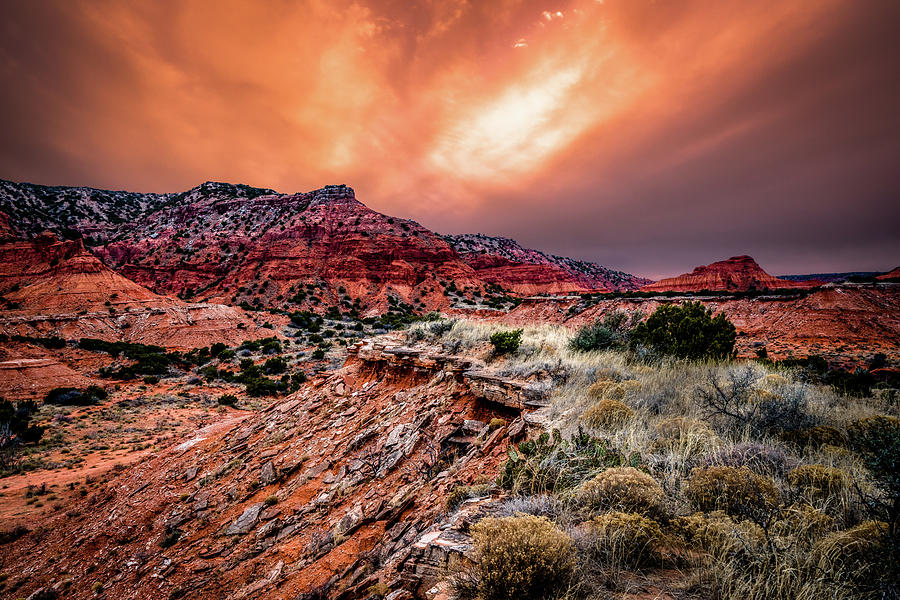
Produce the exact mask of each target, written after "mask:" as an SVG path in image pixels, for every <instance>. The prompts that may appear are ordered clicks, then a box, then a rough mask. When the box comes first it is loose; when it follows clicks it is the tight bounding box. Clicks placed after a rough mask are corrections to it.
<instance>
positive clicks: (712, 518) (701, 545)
mask: <svg viewBox="0 0 900 600" xmlns="http://www.w3.org/2000/svg"><path fill="white" fill-rule="evenodd" d="M671 529H672V532H673V533H674V534H675V535H677V536H678V537H679V538H681V540H682V541H684V542H685V543H686V544H687V545H688V547H690V548H694V549H697V550H702V551H704V552H707V553H709V554H710V555H712V556H723V555H737V554H742V553H745V552H747V551H748V550H749V549H750V548H751V547H752V546H756V545H759V544H762V543H763V540H764V534H763V531H762V530H761V529H760V528H759V526H757V525H755V524H753V523H751V522H749V521H735V520H734V519H732V518H731V517H730V516H728V515H727V514H726V513H725V512H723V511H713V512H710V513H702V512H698V513H694V514H693V515H688V516H684V517H678V518H677V519H674V520H673V521H672V524H671Z"/></svg>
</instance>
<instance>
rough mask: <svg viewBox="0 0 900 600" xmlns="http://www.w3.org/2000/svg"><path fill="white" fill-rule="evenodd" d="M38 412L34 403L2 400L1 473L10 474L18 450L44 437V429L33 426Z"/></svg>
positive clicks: (0, 417)
mask: <svg viewBox="0 0 900 600" xmlns="http://www.w3.org/2000/svg"><path fill="white" fill-rule="evenodd" d="M35 412H37V404H35V403H34V402H17V403H16V404H13V403H12V402H10V401H9V400H6V399H3V398H0V473H2V474H5V473H8V472H9V471H10V470H12V469H13V468H14V467H15V463H16V459H17V455H16V452H17V450H18V449H19V448H20V447H21V446H23V445H25V444H33V443H35V442H37V441H38V440H40V439H41V436H43V435H44V428H43V427H41V426H40V425H34V424H32V422H31V421H32V417H33V416H34V413H35Z"/></svg>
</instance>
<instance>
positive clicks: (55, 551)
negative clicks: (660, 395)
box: [2, 341, 521, 600]
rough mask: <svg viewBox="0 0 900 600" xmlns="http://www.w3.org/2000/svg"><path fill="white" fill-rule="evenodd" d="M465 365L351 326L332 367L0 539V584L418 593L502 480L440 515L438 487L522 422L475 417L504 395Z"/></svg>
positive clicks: (241, 594)
mask: <svg viewBox="0 0 900 600" xmlns="http://www.w3.org/2000/svg"><path fill="white" fill-rule="evenodd" d="M376 346H378V347H376ZM417 352H418V354H417ZM468 364H470V363H469V361H468V359H463V358H460V357H453V356H440V355H435V353H434V352H433V349H431V348H408V347H403V346H400V345H399V344H397V343H394V342H390V341H388V342H386V343H381V342H378V341H369V342H366V343H364V344H362V345H360V346H358V347H357V348H355V351H354V352H353V353H352V355H351V357H350V358H349V359H348V361H347V364H346V365H345V366H344V367H343V368H342V369H340V370H338V371H336V372H332V373H329V374H324V375H321V376H319V377H317V378H315V379H313V380H311V381H310V382H308V383H307V385H306V386H305V387H304V388H303V389H302V390H300V391H299V392H297V393H295V394H293V395H291V396H288V397H286V398H284V399H281V400H279V401H277V402H275V403H273V404H272V405H270V406H269V407H268V408H265V409H263V410H261V411H260V412H258V413H255V414H251V415H250V416H247V417H246V418H244V419H242V420H241V419H238V420H237V421H236V422H232V423H231V424H229V425H227V426H224V427H220V428H217V429H204V430H202V431H198V432H197V436H196V437H195V438H193V439H190V440H187V441H184V442H182V443H181V444H178V445H173V446H170V447H169V448H167V449H164V450H161V451H160V452H158V453H157V454H156V455H155V456H151V457H148V458H147V459H146V460H144V461H142V462H139V463H137V464H135V465H134V466H132V467H129V468H127V469H124V470H122V471H121V472H120V473H119V474H118V475H116V476H115V477H114V478H113V479H112V480H110V481H109V482H108V483H107V484H105V485H100V486H98V487H96V488H95V489H94V490H93V491H92V495H91V497H89V498H85V499H84V500H82V501H81V502H80V503H79V504H77V505H75V506H73V507H72V508H71V510H68V511H59V512H57V513H56V514H55V516H54V517H52V521H51V522H50V523H48V524H47V526H46V527H44V528H42V529H41V532H40V533H39V534H38V533H35V534H29V535H25V536H23V537H22V538H20V539H18V540H15V541H12V542H10V543H9V544H7V546H5V547H4V553H3V559H2V566H3V569H4V572H6V573H9V574H10V578H9V580H8V581H7V582H6V584H7V585H9V586H14V588H13V589H16V590H17V593H18V594H20V595H21V596H22V597H27V596H28V595H29V594H30V593H32V592H34V591H35V590H38V589H41V588H44V589H49V588H52V587H53V586H59V587H60V588H61V590H60V591H61V593H62V594H63V595H64V596H65V597H67V598H75V599H82V598H83V599H87V598H92V597H95V596H96V594H97V593H99V592H98V591H97V589H96V586H95V587H94V588H92V587H91V586H90V585H82V584H80V583H79V582H84V581H89V582H93V581H99V582H100V585H101V586H102V590H101V591H102V593H103V594H104V595H105V596H107V597H115V598H123V599H137V598H157V597H159V598H167V597H179V596H180V597H189V598H195V599H198V600H209V599H213V598H215V599H217V600H218V599H222V598H235V599H236V598H256V599H276V598H298V597H299V598H307V597H320V598H337V597H340V598H343V599H347V600H351V599H355V598H360V599H362V598H368V597H371V593H372V591H371V590H372V589H373V586H375V589H381V590H387V591H388V592H389V593H390V594H392V595H390V596H388V597H390V598H394V599H395V600H400V599H403V598H405V599H406V600H409V599H411V598H413V597H417V598H422V597H426V595H427V594H428V593H429V591H430V590H432V588H433V587H434V585H435V582H436V576H438V575H440V569H441V568H442V566H446V564H447V561H448V559H449V556H451V555H453V554H454V553H456V554H458V553H465V552H466V551H467V549H468V548H470V542H469V541H468V538H467V533H466V530H467V528H468V525H470V524H471V523H472V522H473V521H474V520H476V519H478V518H481V517H482V516H484V515H486V514H488V513H489V512H490V511H491V510H493V508H492V506H493V505H494V504H495V503H492V502H490V500H491V499H493V500H496V499H497V497H498V496H499V490H497V489H496V488H491V489H488V490H487V491H486V494H485V495H484V496H482V497H481V498H480V499H475V500H471V501H467V502H465V503H463V505H462V508H461V509H460V510H459V511H453V512H451V513H450V514H448V511H447V498H448V495H449V494H450V492H451V491H452V490H453V489H454V488H456V487H457V486H459V485H469V484H472V483H474V482H475V481H476V480H479V478H482V477H483V476H484V474H486V473H494V472H496V470H497V468H498V467H499V465H500V464H501V463H502V462H503V461H504V460H505V458H506V456H507V453H506V450H507V446H508V444H509V440H510V436H518V435H521V427H519V428H518V429H516V427H514V425H513V424H511V425H509V426H507V425H505V424H503V425H501V426H499V427H496V426H495V427H494V428H491V427H489V425H488V423H489V422H490V420H491V419H492V418H495V417H504V418H509V417H510V416H511V415H510V410H509V409H508V408H507V407H506V406H504V404H503V403H495V402H490V401H488V402H486V401H484V399H481V398H479V397H478V396H477V395H476V394H475V393H474V392H473V390H472V388H471V387H470V386H469V385H468V384H467V383H466V381H465V376H464V373H465V370H463V371H460V369H466V368H467V367H466V366H467V365H468ZM498 420H499V419H498ZM514 422H515V421H514ZM517 432H518V433H517ZM88 513H89V514H90V515H91V518H90V519H86V518H84V517H83V516H82V515H84V514H88ZM112 557H115V560H112ZM60 574H62V575H60ZM66 582H68V583H66ZM376 584H378V585H377V586H376ZM304 594H308V595H304Z"/></svg>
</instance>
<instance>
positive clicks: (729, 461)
mask: <svg viewBox="0 0 900 600" xmlns="http://www.w3.org/2000/svg"><path fill="white" fill-rule="evenodd" d="M699 462H700V464H699V465H698V466H702V467H709V466H713V465H719V466H724V467H747V468H748V469H750V470H751V471H753V472H754V473H757V474H759V475H768V476H770V477H783V476H784V474H785V473H786V472H787V471H789V470H790V469H792V468H793V467H794V466H796V464H797V459H796V458H793V457H791V456H788V454H787V453H785V451H784V450H782V449H781V448H778V447H776V446H772V445H769V444H762V443H759V442H741V443H739V444H735V445H733V446H728V447H725V448H721V449H719V450H717V451H715V452H713V453H711V454H708V455H707V456H705V457H703V458H702V459H701V460H700V461H699Z"/></svg>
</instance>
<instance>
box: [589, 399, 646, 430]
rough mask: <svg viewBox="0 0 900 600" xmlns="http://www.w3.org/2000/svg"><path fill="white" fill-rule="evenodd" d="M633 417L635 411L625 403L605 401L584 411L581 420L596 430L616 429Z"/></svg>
mask: <svg viewBox="0 0 900 600" xmlns="http://www.w3.org/2000/svg"><path fill="white" fill-rule="evenodd" d="M633 416H634V411H633V410H631V408H630V407H629V406H628V405H627V404H625V403H624V402H621V401H619V400H608V399H603V400H600V402H597V403H596V404H594V405H593V406H591V407H590V408H589V409H587V410H586V411H584V415H582V417H581V420H582V421H583V422H584V423H585V424H586V425H587V426H588V427H592V428H594V429H616V428H618V427H621V426H622V425H624V424H625V423H627V422H628V421H629V420H631V418H632V417H633Z"/></svg>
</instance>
